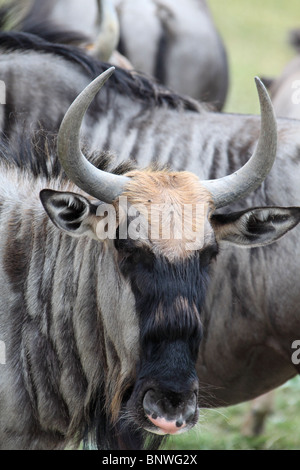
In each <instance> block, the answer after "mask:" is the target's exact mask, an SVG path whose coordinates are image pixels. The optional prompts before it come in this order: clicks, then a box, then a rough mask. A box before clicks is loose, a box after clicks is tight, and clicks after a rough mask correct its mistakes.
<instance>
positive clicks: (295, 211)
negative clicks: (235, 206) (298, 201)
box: [211, 207, 300, 247]
mask: <svg viewBox="0 0 300 470" xmlns="http://www.w3.org/2000/svg"><path fill="white" fill-rule="evenodd" d="M299 222H300V207H257V208H254V209H250V210H246V211H241V212H234V213H232V214H215V215H213V216H212V220H211V223H212V226H213V228H214V231H215V234H216V237H217V240H218V241H227V242H229V243H233V244H235V245H241V246H246V247H247V246H248V247H255V246H263V245H268V244H269V243H272V242H274V241H275V240H277V239H278V238H280V237H282V236H283V235H284V234H285V233H286V232H288V231H289V230H291V229H292V228H293V227H295V226H296V225H297V224H298V223H299Z"/></svg>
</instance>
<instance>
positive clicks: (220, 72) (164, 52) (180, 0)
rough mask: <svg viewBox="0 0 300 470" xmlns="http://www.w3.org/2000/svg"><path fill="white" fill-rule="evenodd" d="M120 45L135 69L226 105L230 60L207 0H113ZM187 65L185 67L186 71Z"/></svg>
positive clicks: (177, 88)
mask: <svg viewBox="0 0 300 470" xmlns="http://www.w3.org/2000/svg"><path fill="white" fill-rule="evenodd" d="M114 4H115V5H116V9H117V12H118V17H119V21H120V44H119V50H120V52H121V53H122V54H124V55H125V57H127V58H128V59H129V61H130V62H131V63H132V64H133V66H134V67H135V69H136V70H141V71H143V72H146V73H147V74H148V75H150V76H153V77H156V78H157V79H158V80H159V81H160V82H161V83H163V84H165V85H167V86H168V87H170V88H172V89H173V90H176V91H177V92H178V93H181V94H186V95H188V96H191V97H193V98H196V99H199V100H201V101H206V102H211V103H214V105H215V106H216V109H221V108H222V107H223V105H224V102H225V99H226V95H227V90H228V63H227V54H226V50H225V47H224V44H223V41H222V39H221V37H220V35H219V33H218V31H217V29H216V26H215V24H214V21H213V18H212V15H211V12H210V10H209V7H208V5H207V2H206V1H205V0H177V1H176V2H174V1H172V0H142V1H134V0H114ZM182 70H185V73H184V74H182Z"/></svg>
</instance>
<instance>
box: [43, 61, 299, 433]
mask: <svg viewBox="0 0 300 470" xmlns="http://www.w3.org/2000/svg"><path fill="white" fill-rule="evenodd" d="M111 73H112V69H109V70H108V71H106V72H104V73H103V74H102V75H101V76H100V77H98V78H97V79H96V80H94V81H93V82H92V83H91V84H90V85H89V86H88V87H87V88H86V89H85V90H84V91H83V92H82V93H81V94H80V95H79V97H78V98H77V99H76V100H75V102H74V103H73V104H72V105H71V107H70V108H69V111H68V112H67V114H66V116H65V118H64V120H63V122H62V125H61V128H60V132H59V136H58V154H59V159H60V161H61V163H62V165H63V167H64V169H65V171H66V173H67V175H68V176H69V178H70V179H71V180H72V181H73V182H74V183H76V184H77V185H78V186H79V188H81V189H82V190H84V191H85V192H86V193H87V194H88V196H84V195H82V194H74V193H69V192H64V193H59V192H57V191H52V190H43V191H42V192H41V200H42V203H43V205H44V207H45V210H46V212H47V213H48V215H49V217H50V218H51V219H52V221H53V222H54V224H55V225H56V226H57V227H58V228H60V229H62V230H63V231H65V232H67V233H69V234H70V235H72V236H82V235H84V236H86V235H88V236H90V237H92V238H93V239H96V240H98V241H99V242H101V243H103V245H104V250H103V252H104V254H103V259H102V260H99V263H105V262H107V261H105V260H107V259H108V258H109V259H110V262H109V264H107V267H106V266H105V269H106V271H105V274H106V275H105V279H100V280H99V291H101V292H102V294H101V296H102V304H105V305H103V309H101V315H102V317H103V318H102V321H103V324H104V327H105V332H106V343H107V344H106V349H107V356H108V359H107V363H108V365H109V366H110V367H111V368H113V367H114V358H117V359H118V361H119V362H120V364H121V365H120V368H119V373H118V378H117V380H116V382H115V383H111V384H110V385H109V387H110V388H111V399H110V403H109V405H110V407H111V413H112V416H113V418H114V420H117V419H118V416H119V412H120V407H122V409H123V410H124V411H125V413H124V414H125V415H126V416H127V418H128V419H129V420H131V421H132V422H133V423H135V424H136V425H137V426H138V427H139V428H143V429H146V430H148V431H151V432H154V433H157V434H175V433H177V432H182V431H183V430H187V429H189V428H191V427H192V426H193V425H194V424H195V423H196V422H197V419H198V406H197V396H198V389H199V383H198V379H197V374H196V370H195V364H196V359H197V354H198V349H199V345H200V341H201V336H202V327H201V319H200V318H201V309H202V307H203V304H204V299H205V291H206V286H207V280H208V273H209V265H210V263H211V261H212V259H213V258H214V257H215V256H216V255H217V253H218V245H219V243H220V241H222V240H225V241H228V242H231V243H235V244H238V245H243V246H261V245H265V244H268V243H271V242H272V241H274V240H276V239H278V238H279V237H280V236H282V235H283V234H284V233H285V232H287V231H288V230H290V229H291V228H292V227H293V226H295V225H296V224H297V223H298V221H299V209H298V208H276V207H272V208H254V209H250V210H246V211H242V212H239V213H233V214H228V215H224V214H222V215H221V214H216V213H215V211H216V209H217V208H220V207H223V206H226V205H228V204H230V203H232V202H234V201H235V200H237V199H239V198H241V197H244V196H246V195H247V194H249V193H250V192H252V191H254V189H256V188H257V187H258V186H259V185H260V184H261V182H262V181H263V180H264V179H265V177H266V176H267V174H268V173H269V171H270V169H271V167H272V165H273V162H274V159H275V155H276V142H277V131H276V121H275V117H274V114H273V109H272V105H271V102H270V100H269V97H268V95H267V92H266V91H265V88H264V86H263V85H262V83H261V82H260V81H259V80H258V79H257V88H258V93H259V98H260V104H261V113H262V118H261V133H260V138H259V142H258V145H257V147H256V150H255V151H254V153H253V155H252V157H251V158H250V160H249V161H248V162H247V164H246V165H244V166H243V167H242V168H241V169H240V170H239V171H237V172H236V173H234V174H232V175H228V176H226V177H224V178H221V179H218V180H214V181H200V180H199V179H198V178H197V177H196V176H195V175H193V174H191V173H188V172H172V171H168V170H153V169H147V170H134V171H131V172H129V173H127V174H126V175H122V176H121V175H113V174H110V173H106V172H104V171H101V170H99V169H97V168H95V167H94V166H93V165H92V164H91V163H89V162H88V161H87V159H86V158H85V156H84V155H83V154H82V152H81V150H80V144H79V131H80V126H81V122H82V119H83V117H84V114H85V112H86V109H87V107H88V106H89V104H90V103H91V101H92V99H93V97H94V96H95V94H96V93H97V91H98V90H99V89H100V88H101V86H102V85H103V83H104V82H105V80H106V79H107V78H108V77H109V75H110V74H111ZM94 198H95V199H94ZM111 214H112V215H113V217H112V218H110V215H111ZM112 221H115V226H113V229H111V223H112ZM164 228H166V230H167V234H166V233H164ZM108 235H110V236H108ZM117 286H118V288H117ZM120 286H121V288H120ZM103 292H104V293H103ZM116 292H118V295H117V294H116ZM120 292H121V293H122V294H121V295H120ZM99 295H100V294H99ZM124 302H126V305H127V306H126V309H125V308H124ZM124 312H128V317H126V318H125V317H124ZM112 376H113V373H112V374H111V377H112ZM125 390H126V393H125Z"/></svg>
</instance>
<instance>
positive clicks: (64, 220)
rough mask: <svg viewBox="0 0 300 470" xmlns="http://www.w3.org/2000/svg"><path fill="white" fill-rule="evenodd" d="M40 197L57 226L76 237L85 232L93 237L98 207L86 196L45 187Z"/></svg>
mask: <svg viewBox="0 0 300 470" xmlns="http://www.w3.org/2000/svg"><path fill="white" fill-rule="evenodd" d="M40 199H41V201H42V204H43V206H44V209H45V211H46V212H47V214H48V216H49V218H50V219H51V220H52V222H53V223H54V224H55V225H56V227H58V228H60V229H61V230H64V231H65V232H68V233H69V235H72V236H75V237H78V236H80V235H83V234H86V235H88V234H89V235H90V236H92V237H93V229H92V227H93V225H94V224H93V220H94V218H95V213H96V208H97V207H96V206H94V205H93V204H91V202H90V201H88V200H87V199H86V198H85V197H83V196H81V195H79V194H75V193H71V192H60V191H53V190H52V189H43V190H42V191H41V192H40ZM88 232H89V233H88ZM93 238H94V237H93Z"/></svg>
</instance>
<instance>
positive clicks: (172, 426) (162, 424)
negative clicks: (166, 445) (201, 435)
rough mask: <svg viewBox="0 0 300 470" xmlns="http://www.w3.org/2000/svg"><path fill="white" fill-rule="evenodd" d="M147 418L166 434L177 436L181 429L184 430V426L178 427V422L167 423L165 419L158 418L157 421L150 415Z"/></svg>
mask: <svg viewBox="0 0 300 470" xmlns="http://www.w3.org/2000/svg"><path fill="white" fill-rule="evenodd" d="M147 418H148V419H149V420H150V421H151V423H153V424H154V425H155V426H157V427H158V428H159V429H160V430H161V431H163V432H164V433H166V434H176V432H178V431H179V429H182V428H184V426H185V425H184V424H182V425H181V426H179V427H178V426H176V421H167V420H166V419H165V418H160V417H157V418H156V419H154V418H152V417H151V416H150V415H147Z"/></svg>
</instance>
